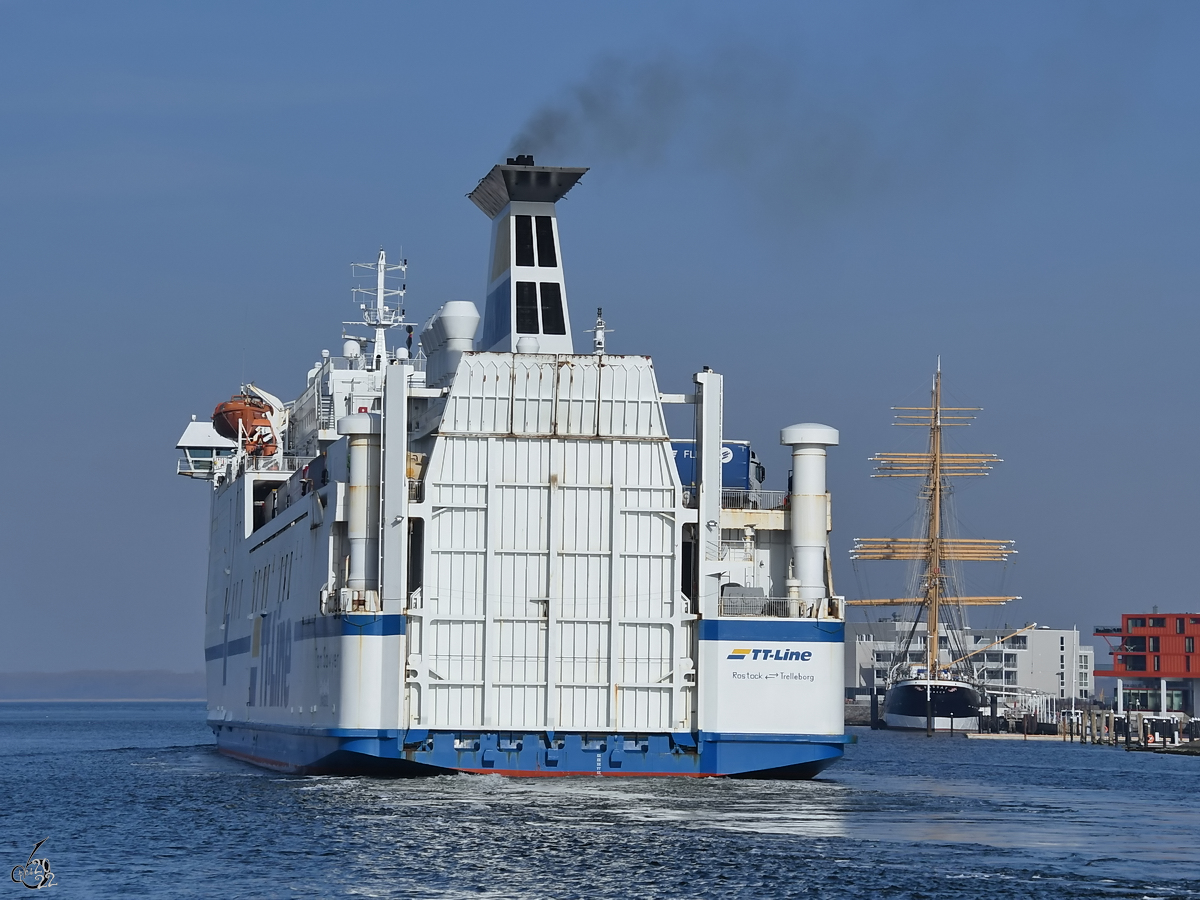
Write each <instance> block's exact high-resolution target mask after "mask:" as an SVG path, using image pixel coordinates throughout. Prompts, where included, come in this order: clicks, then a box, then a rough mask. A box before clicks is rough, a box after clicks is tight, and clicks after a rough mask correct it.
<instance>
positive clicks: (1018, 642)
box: [1004, 634, 1029, 650]
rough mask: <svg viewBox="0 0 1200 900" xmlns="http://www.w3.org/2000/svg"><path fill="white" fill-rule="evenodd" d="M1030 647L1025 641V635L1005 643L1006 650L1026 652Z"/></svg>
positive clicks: (1011, 638)
mask: <svg viewBox="0 0 1200 900" xmlns="http://www.w3.org/2000/svg"><path fill="white" fill-rule="evenodd" d="M1028 646H1029V645H1028V643H1027V642H1026V640H1025V635H1023V634H1022V635H1018V636H1017V637H1010V638H1009V639H1008V640H1007V641H1005V642H1004V648H1005V649H1006V650H1024V649H1026V648H1027V647H1028Z"/></svg>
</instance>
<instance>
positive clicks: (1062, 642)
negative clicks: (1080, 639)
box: [1058, 637, 1067, 650]
mask: <svg viewBox="0 0 1200 900" xmlns="http://www.w3.org/2000/svg"><path fill="white" fill-rule="evenodd" d="M1058 649H1059V650H1066V649H1067V639H1066V638H1065V637H1060V638H1059V639H1058Z"/></svg>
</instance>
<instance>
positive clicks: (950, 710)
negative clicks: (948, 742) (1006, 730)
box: [883, 678, 980, 731]
mask: <svg viewBox="0 0 1200 900" xmlns="http://www.w3.org/2000/svg"><path fill="white" fill-rule="evenodd" d="M979 704H980V696H979V691H978V690H977V689H976V688H975V687H974V686H973V685H971V684H968V683H967V682H965V681H949V680H937V681H930V680H928V679H925V678H906V679H904V680H902V681H897V682H895V683H894V684H892V685H891V687H889V688H888V690H887V695H886V696H885V697H884V700H883V721H884V724H885V725H886V726H887V727H888V728H912V729H920V730H921V731H924V730H925V729H926V726H927V718H928V717H932V719H933V730H934V731H975V730H978V728H979Z"/></svg>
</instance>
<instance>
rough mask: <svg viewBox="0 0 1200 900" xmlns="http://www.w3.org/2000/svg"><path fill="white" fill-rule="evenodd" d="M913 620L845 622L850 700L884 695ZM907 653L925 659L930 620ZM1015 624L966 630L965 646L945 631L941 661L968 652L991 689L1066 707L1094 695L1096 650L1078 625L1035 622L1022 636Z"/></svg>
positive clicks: (922, 625)
mask: <svg viewBox="0 0 1200 900" xmlns="http://www.w3.org/2000/svg"><path fill="white" fill-rule="evenodd" d="M912 627H913V626H912V623H905V622H901V621H898V620H896V619H892V618H890V617H889V618H884V619H879V620H878V621H875V622H847V623H846V657H845V660H846V698H847V699H848V700H852V699H855V698H857V697H869V696H870V693H871V687H872V685H874V688H875V693H876V694H878V695H879V696H881V697H882V696H883V691H884V684H885V682H886V681H887V674H888V669H889V668H890V667H891V666H892V665H894V664H895V663H897V662H903V661H904V660H898V659H896V654H897V653H898V652H900V651H899V650H898V649H897V648H899V647H903V645H904V638H905V637H906V635H907V632H908V629H910V628H912ZM916 629H917V630H916V633H915V634H914V636H913V639H912V642H911V644H910V649H909V651H908V653H909V656H911V657H913V660H912V661H913V662H920V661H921V660H923V659H924V658H925V646H926V635H925V623H924V622H918V623H917V626H916ZM1015 630H1016V629H1013V628H1008V627H1004V628H967V629H966V630H965V632H964V635H965V640H966V646H965V647H964V648H954V651H953V653H952V651H951V647H950V642H949V640H948V639H947V637H946V636H945V635H943V636H942V637H941V638H940V639H939V644H940V645H941V646H940V653H939V659H940V661H941V662H942V663H943V664H948V663H950V662H951V661H952V660H954V659H957V658H958V657H959V656H961V655H967V654H969V656H968V661H969V662H970V663H971V664H972V666H973V668H974V671H975V677H976V679H977V680H978V681H979V682H980V683H981V684H982V685H984V686H985V687H986V689H987V690H988V692H989V693H993V694H999V695H1002V696H1003V695H1009V696H1013V697H1015V696H1019V695H1023V696H1026V697H1035V696H1036V697H1039V698H1045V699H1048V700H1051V701H1057V704H1056V705H1057V706H1058V707H1059V708H1061V707H1062V706H1063V705H1064V704H1065V705H1066V706H1068V707H1069V706H1070V705H1071V702H1072V701H1073V700H1075V701H1080V700H1082V701H1090V700H1091V699H1092V698H1093V697H1094V696H1095V685H1094V679H1093V675H1092V670H1093V667H1094V665H1095V653H1094V651H1093V648H1092V647H1091V646H1090V645H1081V644H1080V643H1079V630H1078V629H1057V628H1050V627H1048V626H1045V625H1041V626H1035V625H1030V626H1028V627H1027V629H1026V630H1024V631H1022V632H1020V633H1019V634H1013V632H1014V631H1015Z"/></svg>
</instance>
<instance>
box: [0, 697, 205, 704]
mask: <svg viewBox="0 0 1200 900" xmlns="http://www.w3.org/2000/svg"><path fill="white" fill-rule="evenodd" d="M204 702H205V698H204V697H0V703H204Z"/></svg>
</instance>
